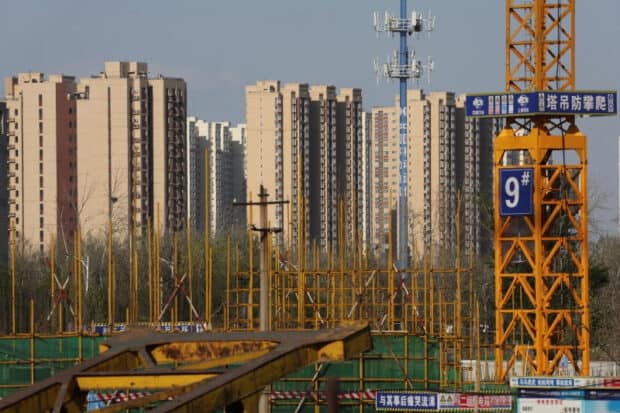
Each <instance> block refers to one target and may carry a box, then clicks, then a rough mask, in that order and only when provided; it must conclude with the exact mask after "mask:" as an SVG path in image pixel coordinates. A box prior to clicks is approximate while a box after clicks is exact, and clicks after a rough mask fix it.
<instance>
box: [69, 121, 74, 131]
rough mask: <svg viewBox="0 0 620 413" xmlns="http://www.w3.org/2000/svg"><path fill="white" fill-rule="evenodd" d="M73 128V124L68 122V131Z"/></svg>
mask: <svg viewBox="0 0 620 413" xmlns="http://www.w3.org/2000/svg"><path fill="white" fill-rule="evenodd" d="M72 127H73V122H72V121H69V129H71V128H72Z"/></svg>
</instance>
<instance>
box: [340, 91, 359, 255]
mask: <svg viewBox="0 0 620 413" xmlns="http://www.w3.org/2000/svg"><path fill="white" fill-rule="evenodd" d="M362 130H363V123H362V91H361V89H351V88H343V89H341V90H340V94H339V95H338V96H337V105H336V140H337V150H336V156H337V160H336V165H337V173H338V181H337V182H338V189H337V192H338V199H339V200H340V203H341V207H340V208H341V211H342V217H341V220H342V221H343V222H344V225H345V227H344V228H343V231H342V232H341V237H344V238H343V239H344V240H345V244H346V245H347V246H348V247H347V249H348V250H349V251H351V249H350V246H358V245H361V240H362V228H363V226H362V224H361V219H362V217H363V210H364V188H363V186H362V181H363V178H362V176H363V170H362V167H363V165H362V158H363V156H364V147H363V143H362ZM340 247H342V246H340Z"/></svg>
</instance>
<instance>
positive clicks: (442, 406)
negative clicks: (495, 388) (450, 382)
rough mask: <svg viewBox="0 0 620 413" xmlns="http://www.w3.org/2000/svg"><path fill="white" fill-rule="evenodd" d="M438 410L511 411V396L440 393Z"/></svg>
mask: <svg viewBox="0 0 620 413" xmlns="http://www.w3.org/2000/svg"><path fill="white" fill-rule="evenodd" d="M438 398H439V410H450V411H454V410H472V409H479V410H485V409H486V410H492V411H498V410H511V409H512V396H510V395H501V394H467V393H440V394H439V396H438Z"/></svg>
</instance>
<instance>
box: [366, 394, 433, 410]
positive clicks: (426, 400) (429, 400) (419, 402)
mask: <svg viewBox="0 0 620 413" xmlns="http://www.w3.org/2000/svg"><path fill="white" fill-rule="evenodd" d="M375 409H376V410H377V411H379V412H381V411H383V412H409V411H436V410H437V394H435V393H410V392H394V391H377V395H376V397H375Z"/></svg>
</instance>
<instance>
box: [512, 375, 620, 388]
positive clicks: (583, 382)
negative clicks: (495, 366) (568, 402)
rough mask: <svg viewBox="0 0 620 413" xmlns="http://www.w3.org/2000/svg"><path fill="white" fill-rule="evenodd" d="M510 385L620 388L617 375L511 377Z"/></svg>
mask: <svg viewBox="0 0 620 413" xmlns="http://www.w3.org/2000/svg"><path fill="white" fill-rule="evenodd" d="M510 387H515V388H535V387H541V388H557V387H575V388H590V389H594V388H598V389H620V378H619V377H536V376H532V377H511V378H510Z"/></svg>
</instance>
